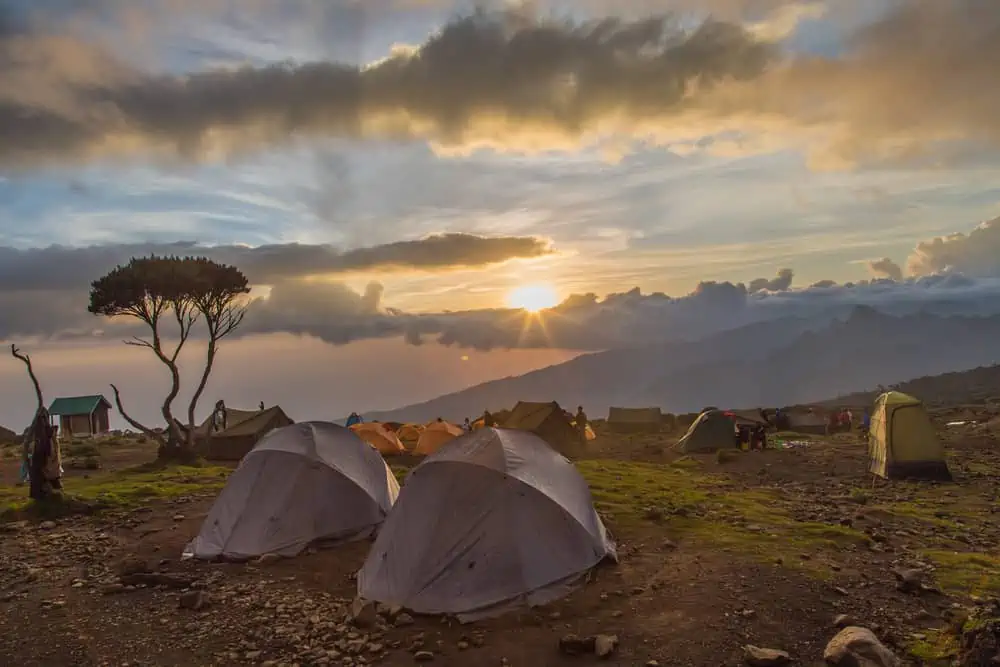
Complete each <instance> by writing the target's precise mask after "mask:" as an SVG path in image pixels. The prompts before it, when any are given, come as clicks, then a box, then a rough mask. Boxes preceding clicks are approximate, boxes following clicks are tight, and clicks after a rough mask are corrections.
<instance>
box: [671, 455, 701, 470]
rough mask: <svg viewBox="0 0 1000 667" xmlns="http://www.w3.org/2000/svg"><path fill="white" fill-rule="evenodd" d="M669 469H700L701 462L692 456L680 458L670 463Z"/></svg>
mask: <svg viewBox="0 0 1000 667" xmlns="http://www.w3.org/2000/svg"><path fill="white" fill-rule="evenodd" d="M670 467H671V468H678V469H680V470H691V469H695V468H701V461H699V460H698V459H696V458H694V457H692V456H681V457H680V458H676V459H674V460H673V461H671V462H670Z"/></svg>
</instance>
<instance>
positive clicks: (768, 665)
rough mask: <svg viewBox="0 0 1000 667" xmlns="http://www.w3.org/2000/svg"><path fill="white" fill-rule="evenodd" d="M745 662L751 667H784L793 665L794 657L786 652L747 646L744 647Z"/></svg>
mask: <svg viewBox="0 0 1000 667" xmlns="http://www.w3.org/2000/svg"><path fill="white" fill-rule="evenodd" d="M743 661H744V662H745V663H746V664H747V665H749V667H783V666H784V665H788V664H791V662H792V657H791V656H790V655H788V653H786V652H785V651H778V650H776V649H773V648H760V647H759V646H753V645H751V644H747V645H746V646H744V647H743Z"/></svg>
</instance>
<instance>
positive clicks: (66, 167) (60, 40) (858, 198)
mask: <svg viewBox="0 0 1000 667" xmlns="http://www.w3.org/2000/svg"><path fill="white" fill-rule="evenodd" d="M622 5H626V8H625V9H623V8H622ZM998 30H1000V5H998V4H996V3H988V2H980V1H977V0H865V1H864V2H862V1H861V0H826V1H824V0H815V1H799V0H794V1H793V0H710V1H706V0H698V1H695V0H635V1H633V2H629V3H621V2H611V1H610V0H535V1H532V2H512V1H506V2H499V1H497V2H479V3H476V4H473V3H471V2H451V1H449V0H366V1H365V2H358V1H354V0H197V1H196V0H87V1H86V2H83V1H79V0H77V1H73V0H0V312H3V318H2V319H0V341H4V342H5V344H8V345H9V344H10V343H16V344H17V345H18V346H19V347H20V348H21V349H22V350H23V351H26V352H29V353H30V354H31V355H32V358H33V360H34V363H35V365H36V367H37V368H38V369H39V374H40V375H41V380H42V384H43V388H44V390H45V393H46V395H47V397H48V398H49V399H50V400H51V398H54V397H56V396H65V395H78V394H94V393H104V394H106V395H107V394H108V392H109V387H108V385H109V384H110V383H116V384H117V385H118V386H119V387H120V388H121V389H122V396H123V400H124V402H125V404H126V406H127V409H129V410H130V412H131V413H132V414H133V416H135V417H137V418H140V419H141V420H146V421H149V422H152V421H154V420H155V419H156V417H157V414H158V403H159V399H160V398H161V397H162V396H163V394H164V393H165V390H166V388H167V387H168V384H169V380H168V375H167V373H166V370H165V369H164V368H163V367H162V365H159V364H158V362H156V360H155V359H153V358H152V357H151V355H150V354H149V351H148V350H142V349H137V348H135V347H129V346H125V345H123V343H122V342H121V341H122V338H123V337H128V336H131V335H133V334H136V333H141V331H138V330H136V329H135V328H134V327H132V326H131V325H130V324H129V323H127V322H121V321H107V320H104V319H101V318H99V317H98V316H94V315H90V314H89V313H87V302H88V290H89V285H90V282H91V281H93V280H95V279H96V278H98V277H100V276H101V275H103V274H104V273H106V272H107V271H108V270H110V269H111V268H113V267H114V266H115V265H116V264H119V263H122V262H126V261H127V260H128V259H129V258H130V257H133V256H138V255H143V254H149V253H160V254H163V253H170V254H184V255H188V254H190V255H199V256H207V257H211V258H213V259H216V260H218V261H223V262H226V263H229V264H234V265H236V266H238V267H239V268H240V269H242V270H243V271H244V272H245V273H246V274H247V276H248V278H249V280H250V282H251V284H252V287H253V290H252V292H251V294H250V298H251V299H252V300H251V302H250V303H249V305H248V311H247V317H246V320H245V321H244V324H243V326H242V327H241V329H240V331H239V333H238V335H236V336H234V337H232V338H229V339H226V341H225V342H224V344H223V347H222V351H221V353H220V358H219V362H218V365H217V367H216V370H215V373H214V376H213V379H212V382H211V383H210V385H209V389H208V391H207V392H206V394H205V398H204V402H203V405H202V408H201V409H200V410H199V414H200V415H203V414H205V413H206V412H207V411H208V409H209V407H210V405H211V404H212V403H214V401H215V400H216V399H217V398H223V399H225V400H226V401H227V403H228V404H229V405H230V406H231V407H251V406H255V405H256V404H257V403H258V402H259V401H264V402H265V403H267V404H281V405H282V406H283V407H284V408H285V409H286V411H287V412H288V413H289V414H290V415H291V416H292V417H293V418H296V419H332V418H336V417H340V416H343V415H344V414H347V413H348V412H350V411H351V410H370V409H385V408H391V407H396V406H399V405H403V404H407V403H412V402H417V401H422V400H427V399H429V398H433V397H435V396H437V395H439V394H442V393H446V392H450V391H457V390H460V389H462V388H463V387H466V386H470V385H472V384H475V383H478V382H482V381H485V380H489V379H494V378H498V377H504V376H508V375H517V374H521V373H523V372H526V371H528V370H531V369H534V368H538V367H541V366H546V365H549V364H553V363H560V362H562V361H565V360H567V359H570V358H572V357H573V356H576V355H579V354H582V353H586V352H592V351H597V350H601V349H608V348H611V347H621V346H630V345H642V344H649V343H655V342H659V341H663V340H666V339H670V338H697V337H700V336H704V335H706V334H708V333H711V332H713V331H718V330H721V329H725V328H732V327H735V326H740V325H741V324H745V323H748V322H753V321H759V320H761V319H768V318H774V317H782V316H789V315H792V316H810V315H812V314H817V313H820V312H823V311H824V309H828V308H830V307H832V306H834V305H842V304H845V303H848V304H853V303H864V304H868V305H875V306H878V305H879V304H885V303H893V304H900V303H902V304H910V305H911V306H912V308H921V307H925V306H926V307H937V306H940V305H941V304H946V305H947V306H948V307H949V312H955V310H956V309H957V310H959V311H963V310H965V311H968V312H970V313H976V314H983V313H992V312H995V311H1000V299H998V298H997V297H1000V217H998V216H1000V205H998V204H1000V185H998V184H1000V178H998V176H1000V160H998V159H997V158H998V148H1000V120H998V119H1000V88H998V87H997V86H996V85H995V84H996V77H997V66H996V63H997V62H1000V41H998V40H996V39H995V36H996V35H997V34H998ZM523 306H527V307H530V308H543V310H542V312H541V313H540V314H537V315H536V314H530V313H527V312H526V311H525V310H523V309H521V307H523ZM203 353H204V349H203V346H202V342H201V340H199V339H195V340H193V341H191V343H190V345H189V349H188V350H187V351H186V353H185V355H184V357H183V360H184V367H183V370H184V378H185V385H184V389H183V390H182V393H181V397H180V398H181V399H182V401H183V402H181V403H179V404H178V407H179V408H184V407H186V396H188V395H189V394H190V384H191V383H192V382H194V379H195V376H196V375H197V374H198V371H199V368H198V365H199V364H200V363H201V357H202V355H203ZM7 359H8V361H7V362H5V363H3V364H0V424H4V425H8V426H12V427H17V428H21V426H22V425H23V424H24V423H27V421H28V419H29V418H30V414H31V410H32V408H33V402H34V397H33V392H32V390H31V386H30V384H29V382H28V380H27V377H26V374H25V372H24V368H23V366H22V365H20V364H19V363H18V362H17V361H16V360H14V359H12V358H10V357H7ZM178 411H179V412H184V411H186V410H178ZM115 424H116V425H120V424H121V421H120V420H117V419H116V421H115Z"/></svg>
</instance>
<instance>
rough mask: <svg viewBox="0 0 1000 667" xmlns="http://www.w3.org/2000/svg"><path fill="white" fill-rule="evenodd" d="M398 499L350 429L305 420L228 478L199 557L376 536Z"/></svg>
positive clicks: (385, 471) (276, 434)
mask: <svg viewBox="0 0 1000 667" xmlns="http://www.w3.org/2000/svg"><path fill="white" fill-rule="evenodd" d="M398 494H399V484H398V483H397V482H396V478H395V477H394V476H393V474H392V472H391V471H390V470H389V467H388V466H387V465H386V464H385V461H384V460H382V457H381V456H379V454H378V452H376V451H375V450H374V449H372V448H371V447H370V446H369V445H368V444H367V443H365V442H363V441H362V440H361V439H360V438H358V437H357V436H356V435H355V434H354V433H352V432H351V431H350V430H349V429H346V428H344V427H342V426H338V425H337V424H333V423H330V422H302V423H300V424H294V425H292V426H285V427H284V428H280V429H277V430H275V431H271V432H270V433H269V434H268V435H267V436H265V437H264V438H263V439H262V440H261V441H260V442H259V443H258V444H257V446H256V447H254V449H253V451H252V452H250V453H249V454H247V456H246V457H245V458H244V459H243V461H242V462H241V463H240V465H239V467H238V468H237V469H236V471H235V472H233V474H232V475H230V476H229V480H228V481H227V482H226V486H225V488H223V489H222V492H221V493H220V494H219V496H218V498H216V500H215V504H214V505H213V506H212V509H211V510H210V511H209V513H208V516H207V517H206V518H205V521H204V523H203V524H202V526H201V530H200V531H199V533H198V536H197V537H195V538H194V540H192V541H191V542H190V543H189V544H188V546H187V547H186V548H185V550H184V551H185V554H187V555H189V556H194V557H196V558H205V559H211V558H219V557H225V558H232V559H246V558H252V557H254V556H260V555H262V554H266V553H277V554H281V555H284V556H294V555H296V554H298V553H299V552H301V551H302V550H303V549H305V548H306V546H307V545H309V544H310V543H312V542H316V541H320V540H334V541H347V540H351V539H361V538H364V537H369V536H371V535H372V534H373V533H374V532H375V531H376V530H377V529H378V526H379V525H381V523H382V521H383V520H384V519H385V517H386V515H387V514H388V513H389V510H390V509H391V508H392V504H393V503H394V502H395V500H396V496H397V495H398Z"/></svg>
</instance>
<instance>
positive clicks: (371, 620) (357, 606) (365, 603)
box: [349, 598, 378, 628]
mask: <svg viewBox="0 0 1000 667" xmlns="http://www.w3.org/2000/svg"><path fill="white" fill-rule="evenodd" d="M349 614H350V621H351V623H352V624H354V625H355V626H357V627H359V628H369V627H371V626H373V625H375V622H376V621H377V620H378V612H377V608H376V606H375V603H374V602H371V601H369V600H365V599H363V598H354V601H353V602H352V603H351V610H350V612H349Z"/></svg>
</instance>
